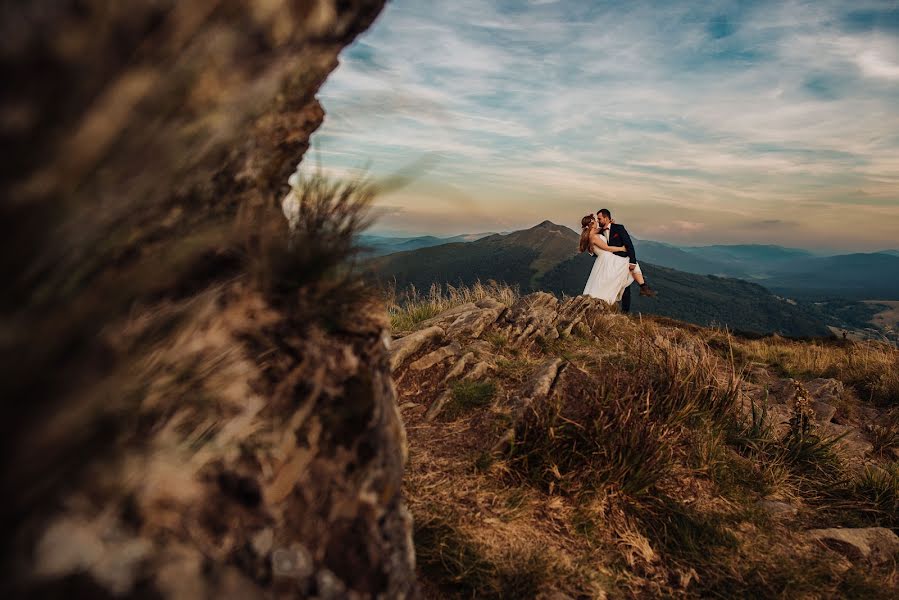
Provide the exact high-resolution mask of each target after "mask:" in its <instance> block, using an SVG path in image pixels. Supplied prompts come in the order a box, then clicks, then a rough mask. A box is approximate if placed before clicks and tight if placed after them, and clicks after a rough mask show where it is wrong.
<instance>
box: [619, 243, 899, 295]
mask: <svg viewBox="0 0 899 600" xmlns="http://www.w3.org/2000/svg"><path fill="white" fill-rule="evenodd" d="M636 246H637V258H638V259H639V260H640V262H641V263H642V262H647V263H652V264H654V265H659V266H663V267H669V268H672V269H677V270H680V271H686V272H688V273H696V274H699V275H722V276H729V277H738V278H740V279H746V280H749V281H753V282H756V283H760V284H762V285H764V286H765V287H767V288H768V289H770V290H772V291H774V292H776V293H778V294H781V295H786V296H790V297H792V298H802V299H808V300H823V299H834V298H839V299H850V300H868V299H873V298H877V299H881V300H899V251H896V250H886V251H883V252H874V253H857V254H845V255H840V256H823V257H822V256H815V255H814V254H812V253H810V252H808V251H806V250H798V249H795V248H783V247H781V246H762V245H744V246H694V247H676V246H671V245H669V244H664V243H661V242H651V241H637V242H636Z"/></svg>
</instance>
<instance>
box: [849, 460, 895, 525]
mask: <svg viewBox="0 0 899 600" xmlns="http://www.w3.org/2000/svg"><path fill="white" fill-rule="evenodd" d="M852 492H853V493H852V496H854V497H855V498H857V499H859V500H861V504H862V508H863V510H865V511H866V512H868V513H869V515H870V517H871V521H872V524H875V525H880V526H883V527H890V528H891V529H893V530H894V531H896V530H899V463H895V462H894V463H891V464H889V465H887V466H886V467H883V468H876V467H875V468H872V467H868V468H866V469H865V470H864V472H863V473H862V474H861V476H859V478H858V479H856V480H855V481H854V482H853V483H852Z"/></svg>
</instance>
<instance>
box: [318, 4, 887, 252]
mask: <svg viewBox="0 0 899 600" xmlns="http://www.w3.org/2000/svg"><path fill="white" fill-rule="evenodd" d="M319 99H320V101H321V103H322V105H323V106H324V108H325V110H326V112H327V116H326V118H325V123H324V124H323V126H322V127H321V129H320V130H319V131H318V132H317V133H316V134H315V136H314V138H313V143H314V145H315V148H316V149H315V150H312V151H310V153H309V155H307V159H306V163H307V164H312V163H314V162H315V160H314V158H313V157H314V155H315V153H316V152H317V153H318V155H319V157H320V160H321V163H322V165H323V167H324V168H325V170H326V171H328V172H332V173H337V174H345V173H347V172H350V171H353V170H354V169H358V168H361V167H365V166H367V168H368V170H369V171H370V172H371V173H372V174H373V175H374V176H376V177H384V176H388V175H391V174H394V173H397V172H399V171H402V170H404V169H409V168H410V166H412V167H413V170H414V171H415V174H416V175H417V176H416V177H415V178H414V179H413V180H412V181H411V182H410V183H409V184H408V185H406V186H403V187H401V188H399V189H396V190H394V191H390V192H388V193H386V194H384V196H383V197H381V198H380V199H379V212H380V214H381V217H380V219H379V221H378V223H377V225H376V227H375V229H374V231H376V232H378V231H380V232H388V233H396V234H400V233H406V234H434V235H453V234H458V233H477V232H485V231H509V230H515V229H521V228H525V227H530V226H533V225H535V224H537V223H539V222H541V221H543V220H547V219H548V220H551V221H553V222H556V223H559V224H562V225H567V226H569V227H572V228H575V227H577V224H578V222H579V220H580V217H581V216H582V215H584V214H586V213H589V212H594V211H596V210H597V209H599V208H603V207H605V208H609V209H611V210H612V212H613V214H614V216H615V217H616V218H617V219H618V220H619V221H621V222H623V223H626V224H627V226H628V229H629V230H630V231H631V233H632V234H634V235H635V236H636V237H638V238H642V239H654V240H660V241H668V242H672V243H682V244H696V245H700V244H711V243H734V244H736V243H761V244H779V245H783V246H793V247H805V248H816V249H833V250H840V251H875V250H881V249H885V248H896V247H897V246H899V239H897V238H899V236H897V233H899V5H897V4H896V3H895V2H856V3H852V4H847V3H844V2H827V1H816V2H771V3H767V2H757V3H747V2H709V3H680V2H679V3H671V4H662V3H645V2H626V3H591V2H582V1H574V0H571V1H565V0H560V1H552V0H550V1H546V0H543V1H531V2H486V1H479V2H476V1H468V0H465V1H461V2H450V3H431V2H425V1H423V0H418V1H413V0H396V1H394V2H391V3H389V4H388V6H387V8H386V10H385V11H384V13H383V14H382V15H381V16H380V17H379V19H378V20H377V21H376V23H375V24H374V26H373V27H372V28H371V30H370V31H369V32H367V33H366V34H364V35H363V36H361V37H360V38H359V39H358V40H357V41H356V42H355V43H354V44H353V45H352V46H351V47H350V48H348V49H347V50H345V51H344V53H343V54H342V55H341V65H340V66H339V67H338V69H337V70H336V71H335V72H334V73H333V74H332V76H331V78H330V79H329V80H328V82H327V83H326V84H325V86H324V87H323V88H322V90H321V92H320V93H319ZM304 168H307V167H304Z"/></svg>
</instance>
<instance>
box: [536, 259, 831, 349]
mask: <svg viewBox="0 0 899 600" xmlns="http://www.w3.org/2000/svg"><path fill="white" fill-rule="evenodd" d="M592 260H593V259H592V258H591V257H589V256H585V255H580V256H575V257H572V258H570V259H569V260H567V261H565V262H562V263H560V264H559V265H557V266H556V267H555V268H554V269H552V270H551V271H549V272H548V273H546V274H545V275H544V276H543V277H542V278H541V280H540V289H543V290H546V291H550V292H553V293H556V294H567V295H570V296H575V295H578V294H580V293H581V292H583V287H584V282H585V281H587V276H588V275H589V273H590V268H591V266H592ZM641 268H642V270H643V273H644V275H645V276H646V278H647V280H648V281H649V282H650V285H651V286H652V287H653V288H655V289H656V290H657V291H658V292H659V296H658V297H657V298H655V299H652V300H650V299H646V298H640V297H639V295H638V294H637V287H636V286H633V287H632V288H631V294H632V296H633V298H634V301H633V304H632V310H634V311H639V312H645V313H649V314H656V315H661V316H666V317H671V318H675V319H680V320H684V321H689V322H691V323H696V324H699V325H728V326H729V327H731V328H733V329H738V330H742V331H747V332H758V333H766V332H772V331H777V332H780V333H781V334H783V335H790V336H817V335H828V333H829V332H828V330H827V328H826V327H825V326H824V323H823V321H822V319H821V316H820V315H819V314H817V313H815V312H813V311H812V310H809V309H807V308H804V307H801V306H797V305H794V304H790V303H788V302H785V301H783V300H779V299H778V298H776V297H774V296H773V295H772V294H771V293H770V292H768V290H766V289H765V288H763V287H761V286H759V285H756V284H753V283H749V282H746V281H743V280H740V279H728V278H721V277H714V276H704V275H693V274H690V273H684V272H682V271H675V270H672V269H666V268H664V267H656V266H653V265H649V264H641Z"/></svg>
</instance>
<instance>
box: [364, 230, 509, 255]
mask: <svg viewBox="0 0 899 600" xmlns="http://www.w3.org/2000/svg"><path fill="white" fill-rule="evenodd" d="M488 235H495V234H494V233H493V232H490V233H468V234H464V235H455V236H452V237H445V238H442V237H436V236H433V235H422V236H417V237H388V236H380V235H362V236H360V237H359V243H360V245H361V246H362V248H363V250H364V251H365V254H367V255H368V256H384V255H386V254H393V253H395V252H406V251H408V250H418V249H419V248H430V247H431V246H439V245H441V244H453V243H459V242H474V241H476V240H479V239H481V238H485V237H487V236H488Z"/></svg>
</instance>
